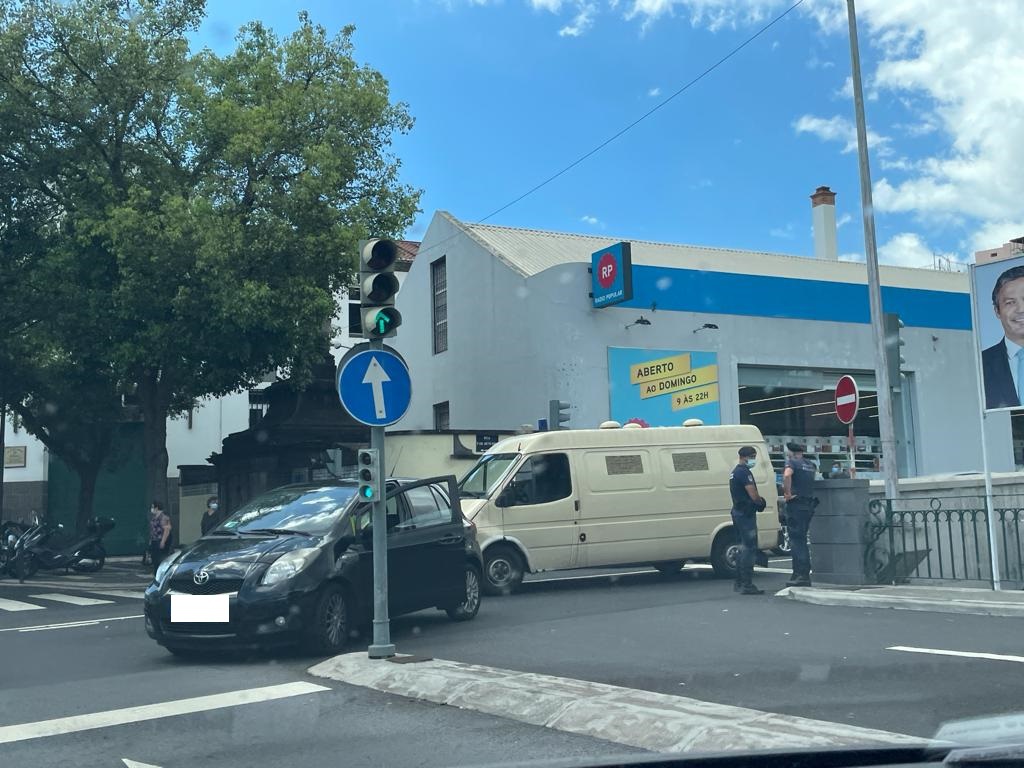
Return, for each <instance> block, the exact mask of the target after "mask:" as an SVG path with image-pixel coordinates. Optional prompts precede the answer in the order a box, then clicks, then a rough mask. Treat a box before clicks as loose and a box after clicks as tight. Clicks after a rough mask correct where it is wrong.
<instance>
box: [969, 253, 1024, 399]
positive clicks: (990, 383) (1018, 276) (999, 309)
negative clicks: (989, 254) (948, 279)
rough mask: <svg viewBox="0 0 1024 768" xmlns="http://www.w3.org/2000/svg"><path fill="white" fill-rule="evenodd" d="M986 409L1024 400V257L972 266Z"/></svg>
mask: <svg viewBox="0 0 1024 768" xmlns="http://www.w3.org/2000/svg"><path fill="white" fill-rule="evenodd" d="M971 278H972V279H971V288H972V291H971V293H972V296H973V300H974V307H975V317H976V322H975V323H974V333H975V335H976V339H977V343H978V347H979V349H981V378H982V383H983V384H984V396H985V409H986V410H990V411H992V410H1006V409H1014V408H1020V407H1021V402H1022V401H1024V256H1018V257H1016V258H1011V259H1003V260H1000V261H996V262H990V263H987V264H978V265H975V266H973V267H972V268H971Z"/></svg>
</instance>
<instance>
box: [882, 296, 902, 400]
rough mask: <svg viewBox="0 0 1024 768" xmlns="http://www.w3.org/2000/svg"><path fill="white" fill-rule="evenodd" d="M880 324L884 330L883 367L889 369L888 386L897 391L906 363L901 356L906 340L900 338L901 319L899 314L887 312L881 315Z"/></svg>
mask: <svg viewBox="0 0 1024 768" xmlns="http://www.w3.org/2000/svg"><path fill="white" fill-rule="evenodd" d="M882 325H883V328H884V330H885V367H886V369H887V370H888V371H889V386H890V388H892V389H894V390H897V391H898V390H899V389H900V384H901V375H902V373H903V366H905V365H906V364H907V361H906V359H905V358H904V357H903V347H904V346H905V345H906V343H907V342H905V341H904V340H903V339H902V338H900V329H901V328H903V321H902V320H900V316H899V315H897V314H895V313H892V312H887V313H886V314H885V315H884V316H883V320H882Z"/></svg>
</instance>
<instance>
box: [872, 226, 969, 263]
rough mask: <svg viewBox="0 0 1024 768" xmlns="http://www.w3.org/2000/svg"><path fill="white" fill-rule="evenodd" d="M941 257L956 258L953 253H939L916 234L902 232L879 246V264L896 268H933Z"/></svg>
mask: <svg viewBox="0 0 1024 768" xmlns="http://www.w3.org/2000/svg"><path fill="white" fill-rule="evenodd" d="M940 256H941V257H943V258H953V259H955V257H956V255H955V254H952V253H940V252H938V250H937V249H935V248H932V247H931V246H929V245H928V243H926V242H925V241H924V239H923V238H922V237H921V236H920V235H919V234H917V233H916V232H901V233H900V234H898V235H895V236H893V237H892V238H891V239H890V240H888V241H887V242H886V243H884V244H882V245H880V246H878V262H879V263H880V264H891V265H893V266H896V267H926V268H931V267H933V266H934V265H935V263H936V257H940Z"/></svg>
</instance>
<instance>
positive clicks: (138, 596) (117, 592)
mask: <svg viewBox="0 0 1024 768" xmlns="http://www.w3.org/2000/svg"><path fill="white" fill-rule="evenodd" d="M89 592H91V593H92V594H94V595H106V596H107V597H130V598H132V599H133V600H142V599H143V598H144V597H145V596H146V595H145V594H144V593H142V592H129V591H128V590H126V589H107V590H103V589H90V590H89Z"/></svg>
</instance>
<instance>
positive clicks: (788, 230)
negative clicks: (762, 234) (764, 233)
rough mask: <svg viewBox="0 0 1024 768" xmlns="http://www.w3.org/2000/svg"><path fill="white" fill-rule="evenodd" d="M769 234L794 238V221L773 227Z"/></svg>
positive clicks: (787, 238) (784, 238)
mask: <svg viewBox="0 0 1024 768" xmlns="http://www.w3.org/2000/svg"><path fill="white" fill-rule="evenodd" d="M768 234H769V235H771V236H772V237H779V238H782V239H783V240H792V239H793V224H792V222H790V223H789V224H787V225H786V226H784V227H772V229H770V230H768Z"/></svg>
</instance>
